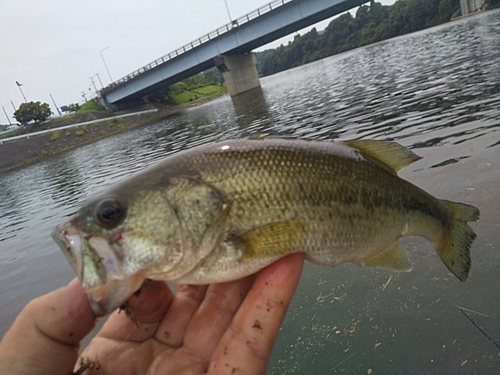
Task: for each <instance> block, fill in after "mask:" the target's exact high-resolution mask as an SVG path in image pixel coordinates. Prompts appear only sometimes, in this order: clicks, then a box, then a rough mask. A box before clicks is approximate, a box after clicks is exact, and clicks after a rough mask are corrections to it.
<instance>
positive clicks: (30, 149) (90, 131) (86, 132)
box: [0, 97, 211, 173]
mask: <svg viewBox="0 0 500 375" xmlns="http://www.w3.org/2000/svg"><path fill="white" fill-rule="evenodd" d="M210 99H211V98H208V97H207V98H203V99H200V100H198V101H193V102H191V103H187V104H185V105H180V106H177V107H175V108H168V109H158V111H156V112H153V111H150V112H147V113H144V112H142V113H141V114H140V115H130V114H129V115H127V116H126V117H122V118H113V117H108V118H102V119H98V121H91V122H85V123H83V124H81V125H78V126H77V124H71V125H69V126H68V125H65V126H64V127H60V126H59V127H58V128H59V129H57V127H56V128H53V129H49V130H45V131H43V132H38V134H36V133H31V134H26V135H23V136H21V137H17V138H16V139H11V140H10V141H9V140H5V139H4V140H3V139H0V173H1V172H5V171H8V170H12V169H15V168H18V167H22V166H25V165H28V164H31V163H33V162H36V161H38V160H42V159H44V158H47V157H49V156H51V155H55V154H58V153H60V152H64V151H67V150H70V149H73V148H76V147H79V146H82V145H85V144H88V143H91V142H94V141H96V140H98V139H101V138H105V137H109V136H111V135H114V134H118V133H122V132H124V131H127V130H129V129H133V128H137V127H140V126H144V125H148V124H151V123H154V122H157V121H160V120H162V119H164V118H166V117H168V116H171V115H173V114H175V113H177V112H180V111H182V110H184V109H186V108H187V107H192V106H195V105H198V104H201V103H204V102H206V101H208V100H210Z"/></svg>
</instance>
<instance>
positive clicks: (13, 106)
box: [10, 99, 17, 112]
mask: <svg viewBox="0 0 500 375" xmlns="http://www.w3.org/2000/svg"><path fill="white" fill-rule="evenodd" d="M10 104H12V108H14V112H15V111H17V109H16V106H15V105H14V102H13V101H12V99H11V101H10Z"/></svg>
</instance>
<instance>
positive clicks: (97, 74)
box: [95, 73, 104, 89]
mask: <svg viewBox="0 0 500 375" xmlns="http://www.w3.org/2000/svg"><path fill="white" fill-rule="evenodd" d="M95 75H96V76H97V79H98V80H99V83H100V84H101V89H103V88H104V86H103V85H102V81H101V77H99V73H96V74H95Z"/></svg>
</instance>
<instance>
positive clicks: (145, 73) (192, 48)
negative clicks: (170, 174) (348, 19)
mask: <svg viewBox="0 0 500 375" xmlns="http://www.w3.org/2000/svg"><path fill="white" fill-rule="evenodd" d="M368 1H369V0H275V1H273V2H271V3H268V4H267V5H265V6H263V7H261V8H259V9H256V10H255V11H253V12H250V13H248V14H246V15H244V16H242V17H240V18H238V19H235V20H233V21H232V22H231V23H228V24H226V25H224V26H222V27H220V28H218V29H217V30H214V31H212V32H210V33H208V34H206V35H203V36H202V37H200V38H198V39H197V40H194V41H192V42H191V43H188V44H186V45H184V46H182V47H180V48H178V49H176V50H175V51H173V52H170V53H168V54H166V55H165V56H162V57H160V58H159V59H157V60H155V61H153V62H151V63H149V64H147V65H145V66H143V67H142V68H140V69H138V70H136V71H134V72H132V73H130V74H129V75H127V76H125V77H123V78H121V79H119V80H118V81H115V82H113V83H111V84H110V85H108V86H107V87H105V88H103V89H102V90H101V91H100V92H99V93H98V98H99V100H100V101H101V103H102V104H104V106H105V107H107V108H114V109H120V108H124V107H129V106H133V105H137V104H141V103H143V102H144V99H143V98H144V97H145V96H146V95H148V94H151V93H153V92H155V91H157V90H159V89H162V88H166V87H168V86H170V85H172V84H174V83H176V82H179V81H181V80H183V79H186V78H188V77H191V76H193V75H195V74H197V73H200V72H202V71H204V70H207V69H210V68H212V67H214V66H217V67H218V68H219V70H220V71H221V72H222V73H223V75H224V78H225V80H226V83H227V86H228V91H229V94H230V95H231V96H236V95H238V94H240V93H242V92H245V91H248V90H251V89H253V88H256V87H260V83H259V77H258V74H257V69H256V67H255V63H256V60H255V55H254V54H253V53H250V52H251V51H252V50H253V49H255V48H258V47H260V46H263V45H265V44H267V43H270V42H272V41H274V40H276V39H279V38H281V37H283V36H286V35H288V34H291V33H293V32H295V31H298V30H300V29H302V28H304V27H307V26H310V25H313V24H315V23H317V22H320V21H323V20H325V19H327V18H330V17H333V16H335V15H337V14H340V13H343V12H345V11H347V10H349V9H352V8H354V7H357V6H360V5H362V4H364V3H366V2H368Z"/></svg>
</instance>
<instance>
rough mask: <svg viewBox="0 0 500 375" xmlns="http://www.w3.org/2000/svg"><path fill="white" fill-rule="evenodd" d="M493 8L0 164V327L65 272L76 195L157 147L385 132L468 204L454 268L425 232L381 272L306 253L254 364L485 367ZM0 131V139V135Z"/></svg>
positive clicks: (494, 156)
mask: <svg viewBox="0 0 500 375" xmlns="http://www.w3.org/2000/svg"><path fill="white" fill-rule="evenodd" d="M499 130H500V12H499V11H493V12H489V13H484V14H481V15H477V16H474V17H469V18H466V19H462V20H459V21H456V22H452V23H448V24H446V25H442V26H439V27H436V28H432V29H428V30H424V31H421V32H418V33H414V34H411V35H407V36H403V37H400V38H396V39H392V40H389V41H385V42H382V43H378V44H375V45H372V46H367V47H363V48H359V49H356V50H354V51H350V52H347V53H343V54H341V55H337V56H333V57H330V58H327V59H324V60H321V61H318V62H315V63H312V64H309V65H306V66H302V67H299V68H296V69H293V70H289V71H286V72H282V73H280V74H276V75H274V76H271V77H266V78H264V79H262V91H258V90H257V91H254V92H252V93H250V94H249V95H246V96H243V97H241V98H239V99H238V100H235V101H234V102H233V101H232V100H231V99H230V98H229V97H227V96H225V97H222V98H219V99H217V100H215V101H213V102H210V103H207V104H205V105H202V106H200V107H196V108H192V109H189V110H186V111H184V112H181V113H179V114H177V115H175V116H173V117H171V118H168V119H166V120H163V121H161V122H160V123H158V124H154V125H151V126H148V127H144V128H140V129H136V130H133V131H130V132H127V133H124V134H121V135H118V136H114V137H111V138H107V139H103V140H101V141H99V142H96V143H93V144H90V145H87V146H83V147H81V148H79V149H76V150H72V151H69V152H67V153H64V154H61V155H57V156H55V157H53V158H51V159H47V160H45V161H42V162H39V163H37V164H34V165H32V166H29V167H26V168H23V169H21V170H17V171H13V172H10V173H6V174H3V175H1V176H0V334H1V335H3V334H4V333H5V331H6V330H7V329H8V327H9V325H10V324H11V323H12V321H13V319H14V317H15V316H16V314H17V313H18V312H19V310H20V309H21V308H22V306H24V305H25V304H26V303H27V302H28V301H29V300H30V299H32V298H33V297H35V296H38V295H40V294H43V293H46V292H48V291H50V290H53V289H54V288H57V287H59V286H61V285H64V284H66V283H67V282H69V281H70V280H71V279H72V278H73V277H74V273H73V271H72V269H71V268H70V267H69V265H68V263H67V261H66V258H65V257H64V256H63V254H62V253H61V251H60V250H59V248H58V247H57V246H56V244H55V243H54V242H53V241H52V239H51V238H50V232H51V230H52V228H53V227H54V226H55V225H56V224H58V223H60V222H62V221H63V220H65V219H66V218H67V217H68V216H70V215H72V214H73V213H74V212H75V211H76V210H77V208H78V207H79V206H80V205H81V203H82V202H83V201H84V199H85V198H86V197H88V196H89V195H92V194H93V193H95V192H97V191H98V190H100V189H101V188H102V187H104V186H106V185H108V184H110V183H112V182H115V181H117V180H119V179H120V178H123V177H126V176H128V175H130V174H131V173H132V172H134V171H137V170H139V169H141V168H143V167H145V166H146V165H149V164H151V163H153V162H154V161H157V160H159V159H161V158H163V157H165V156H166V155H168V154H172V153H174V152H177V151H179V150H183V149H187V148H190V147H193V146H197V145H201V144H205V143H209V142H215V141H219V140H225V139H234V138H240V137H245V136H249V135H255V134H264V133H265V134H271V135H286V136H300V137H308V138H315V139H337V138H338V139H381V140H395V141H398V142H399V143H401V144H403V145H405V146H408V147H410V148H412V149H413V151H415V152H416V153H418V154H419V155H421V156H423V157H424V158H423V159H422V160H420V161H418V162H416V163H414V164H412V165H411V166H409V167H407V168H406V169H404V170H403V171H402V172H401V173H400V176H401V177H403V178H405V179H408V180H410V181H411V182H413V183H414V184H416V185H418V186H420V187H422V188H424V189H425V190H427V191H428V192H430V193H431V194H433V195H435V196H437V197H439V198H446V199H449V200H456V201H460V202H464V203H469V204H473V205H476V206H478V207H479V208H480V210H481V219H480V221H478V222H477V223H473V224H472V227H473V228H474V229H475V231H476V232H477V234H478V238H477V240H476V242H475V243H474V245H473V248H472V259H473V266H472V270H471V273H470V277H469V280H468V281H467V282H465V283H461V282H460V281H458V280H457V279H456V278H455V277H454V276H453V275H451V274H450V272H448V270H447V269H446V268H445V266H444V265H443V264H442V263H441V261H440V259H439V258H438V256H437V254H436V252H435V251H434V250H433V248H432V247H431V246H430V244H429V243H427V242H426V241H425V240H423V239H420V238H409V239H405V241H404V244H405V245H406V247H407V248H408V250H409V253H410V257H411V258H412V260H413V262H414V269H413V271H412V272H410V273H405V274H395V273H389V272H386V271H382V270H374V269H371V268H361V267H357V266H354V265H352V264H344V265H340V266H338V267H334V268H327V267H319V266H315V265H312V264H306V266H305V269H304V272H303V275H302V279H301V283H300V285H299V288H298V291H297V293H296V295H295V297H294V300H293V303H292V306H291V307H290V311H289V313H288V315H287V317H286V320H285V323H284V324H283V327H282V330H281V333H280V336H279V338H278V342H277V344H276V347H275V349H274V351H273V355H272V359H271V362H270V364H269V368H268V373H269V374H312V373H316V374H335V373H338V374H341V373H345V374H370V373H371V374H498V373H500V245H499V244H500V219H499V214H500V166H499V163H498V162H499V159H500V131H499ZM0 147H1V146H0Z"/></svg>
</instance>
